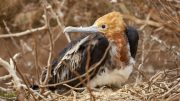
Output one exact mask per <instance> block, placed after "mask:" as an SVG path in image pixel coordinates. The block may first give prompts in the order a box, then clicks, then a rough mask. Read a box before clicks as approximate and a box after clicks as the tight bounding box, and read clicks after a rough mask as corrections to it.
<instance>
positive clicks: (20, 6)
mask: <svg viewBox="0 0 180 101" xmlns="http://www.w3.org/2000/svg"><path fill="white" fill-rule="evenodd" d="M111 11H119V12H121V13H122V14H123V16H124V20H125V21H126V24H127V25H129V26H133V27H135V28H136V29H137V30H138V32H139V36H140V40H139V45H138V51H137V55H136V65H135V67H134V72H133V74H132V75H131V77H130V78H129V80H128V82H127V83H126V84H125V85H124V86H122V88H121V89H119V90H116V91H113V90H111V89H107V88H105V89H104V90H102V91H94V92H92V93H93V95H94V97H92V96H90V95H91V94H89V93H88V92H86V91H84V92H82V93H78V92H74V91H72V94H70V95H69V96H63V95H58V94H55V93H53V94H54V95H52V96H53V99H54V100H64V101H71V100H74V101H76V100H77V101H81V100H83V101H85V100H92V98H94V99H95V100H98V101H101V100H104V101H113V100H118V101H122V100H127V101H132V100H135V101H139V100H149V101H159V100H167V101H169V100H172V101H178V100H180V97H179V96H180V1H179V0H0V12H1V13H0V58H2V59H5V60H6V61H9V58H12V57H13V56H14V55H15V54H17V53H20V56H19V57H18V58H17V59H16V60H15V62H16V65H17V68H19V69H20V71H21V72H22V74H23V76H24V77H25V78H26V79H27V81H28V82H29V83H30V84H38V80H39V79H38V78H39V75H40V74H41V72H42V70H43V69H44V68H45V67H46V66H47V64H48V57H49V52H50V46H51V42H50V38H51V39H52V44H53V48H52V57H53V58H54V57H56V56H57V55H58V53H59V52H60V51H61V50H62V49H63V48H64V47H65V45H66V44H67V43H68V42H67V40H66V37H65V35H64V34H63V33H62V31H63V29H64V27H66V26H89V25H92V24H93V22H94V21H95V20H96V19H97V18H99V17H101V16H102V15H104V14H106V13H108V12H111ZM44 18H47V19H46V20H47V21H48V22H46V21H45V19H44ZM46 23H48V28H44V27H43V26H44V25H45V24H46ZM37 28H42V29H39V30H38V31H31V30H30V31H29V32H27V33H28V34H25V35H20V36H15V35H14V36H8V35H11V34H18V33H21V32H25V31H28V30H29V29H37ZM78 36H79V35H77V34H72V35H71V37H72V39H75V38H76V37H78ZM7 74H8V72H7V71H6V70H5V69H4V67H3V66H1V65H0V76H4V75H7ZM18 76H20V75H19V74H18ZM8 81H9V80H5V81H1V80H0V87H7V86H6V85H5V82H8ZM163 84H164V85H163ZM162 85H163V86H162ZM173 87H174V88H173ZM106 95H108V96H106ZM54 96H56V97H54ZM31 97H32V96H31ZM31 99H32V98H31ZM45 99H49V98H48V97H47V98H39V100H45ZM0 100H1V94H0ZM19 100H20V99H19Z"/></svg>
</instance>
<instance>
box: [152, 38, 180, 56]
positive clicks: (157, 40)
mask: <svg viewBox="0 0 180 101" xmlns="http://www.w3.org/2000/svg"><path fill="white" fill-rule="evenodd" d="M151 38H152V40H155V41H156V42H158V43H160V44H162V45H163V46H164V47H165V48H166V49H168V50H171V51H172V52H173V53H174V54H175V56H177V57H180V53H179V52H178V51H176V50H174V49H173V47H171V46H169V45H167V44H166V43H165V42H164V41H162V40H160V39H159V38H157V37H155V36H153V35H151Z"/></svg>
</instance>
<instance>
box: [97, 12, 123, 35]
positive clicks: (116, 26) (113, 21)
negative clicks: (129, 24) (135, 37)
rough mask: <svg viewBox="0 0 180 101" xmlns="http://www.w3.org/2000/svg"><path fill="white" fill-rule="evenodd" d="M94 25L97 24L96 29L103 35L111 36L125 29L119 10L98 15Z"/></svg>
mask: <svg viewBox="0 0 180 101" xmlns="http://www.w3.org/2000/svg"><path fill="white" fill-rule="evenodd" d="M94 26H97V28H98V31H99V32H101V33H103V34H105V36H112V35H113V34H120V33H122V32H124V31H125V23H124V21H123V19H122V15H121V14H120V13H119V12H111V13H108V14H106V15H104V16H102V17H100V18H99V19H97V20H96V21H95V23H94Z"/></svg>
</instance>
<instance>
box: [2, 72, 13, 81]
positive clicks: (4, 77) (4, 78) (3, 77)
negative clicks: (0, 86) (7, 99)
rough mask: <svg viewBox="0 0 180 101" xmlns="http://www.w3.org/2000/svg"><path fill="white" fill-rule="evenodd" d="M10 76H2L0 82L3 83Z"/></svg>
mask: <svg viewBox="0 0 180 101" xmlns="http://www.w3.org/2000/svg"><path fill="white" fill-rule="evenodd" d="M11 77H12V76H11V75H10V74H9V75H5V76H2V77H0V81H5V80H7V79H10V78H11Z"/></svg>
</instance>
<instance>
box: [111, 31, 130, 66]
mask: <svg viewBox="0 0 180 101" xmlns="http://www.w3.org/2000/svg"><path fill="white" fill-rule="evenodd" d="M109 41H111V43H112V52H113V51H116V53H115V54H114V56H113V57H115V58H114V59H115V60H120V61H121V62H124V63H127V62H128V61H129V55H128V54H129V53H128V52H129V49H128V43H127V38H126V37H125V34H113V35H112V36H110V37H109Z"/></svg>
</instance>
